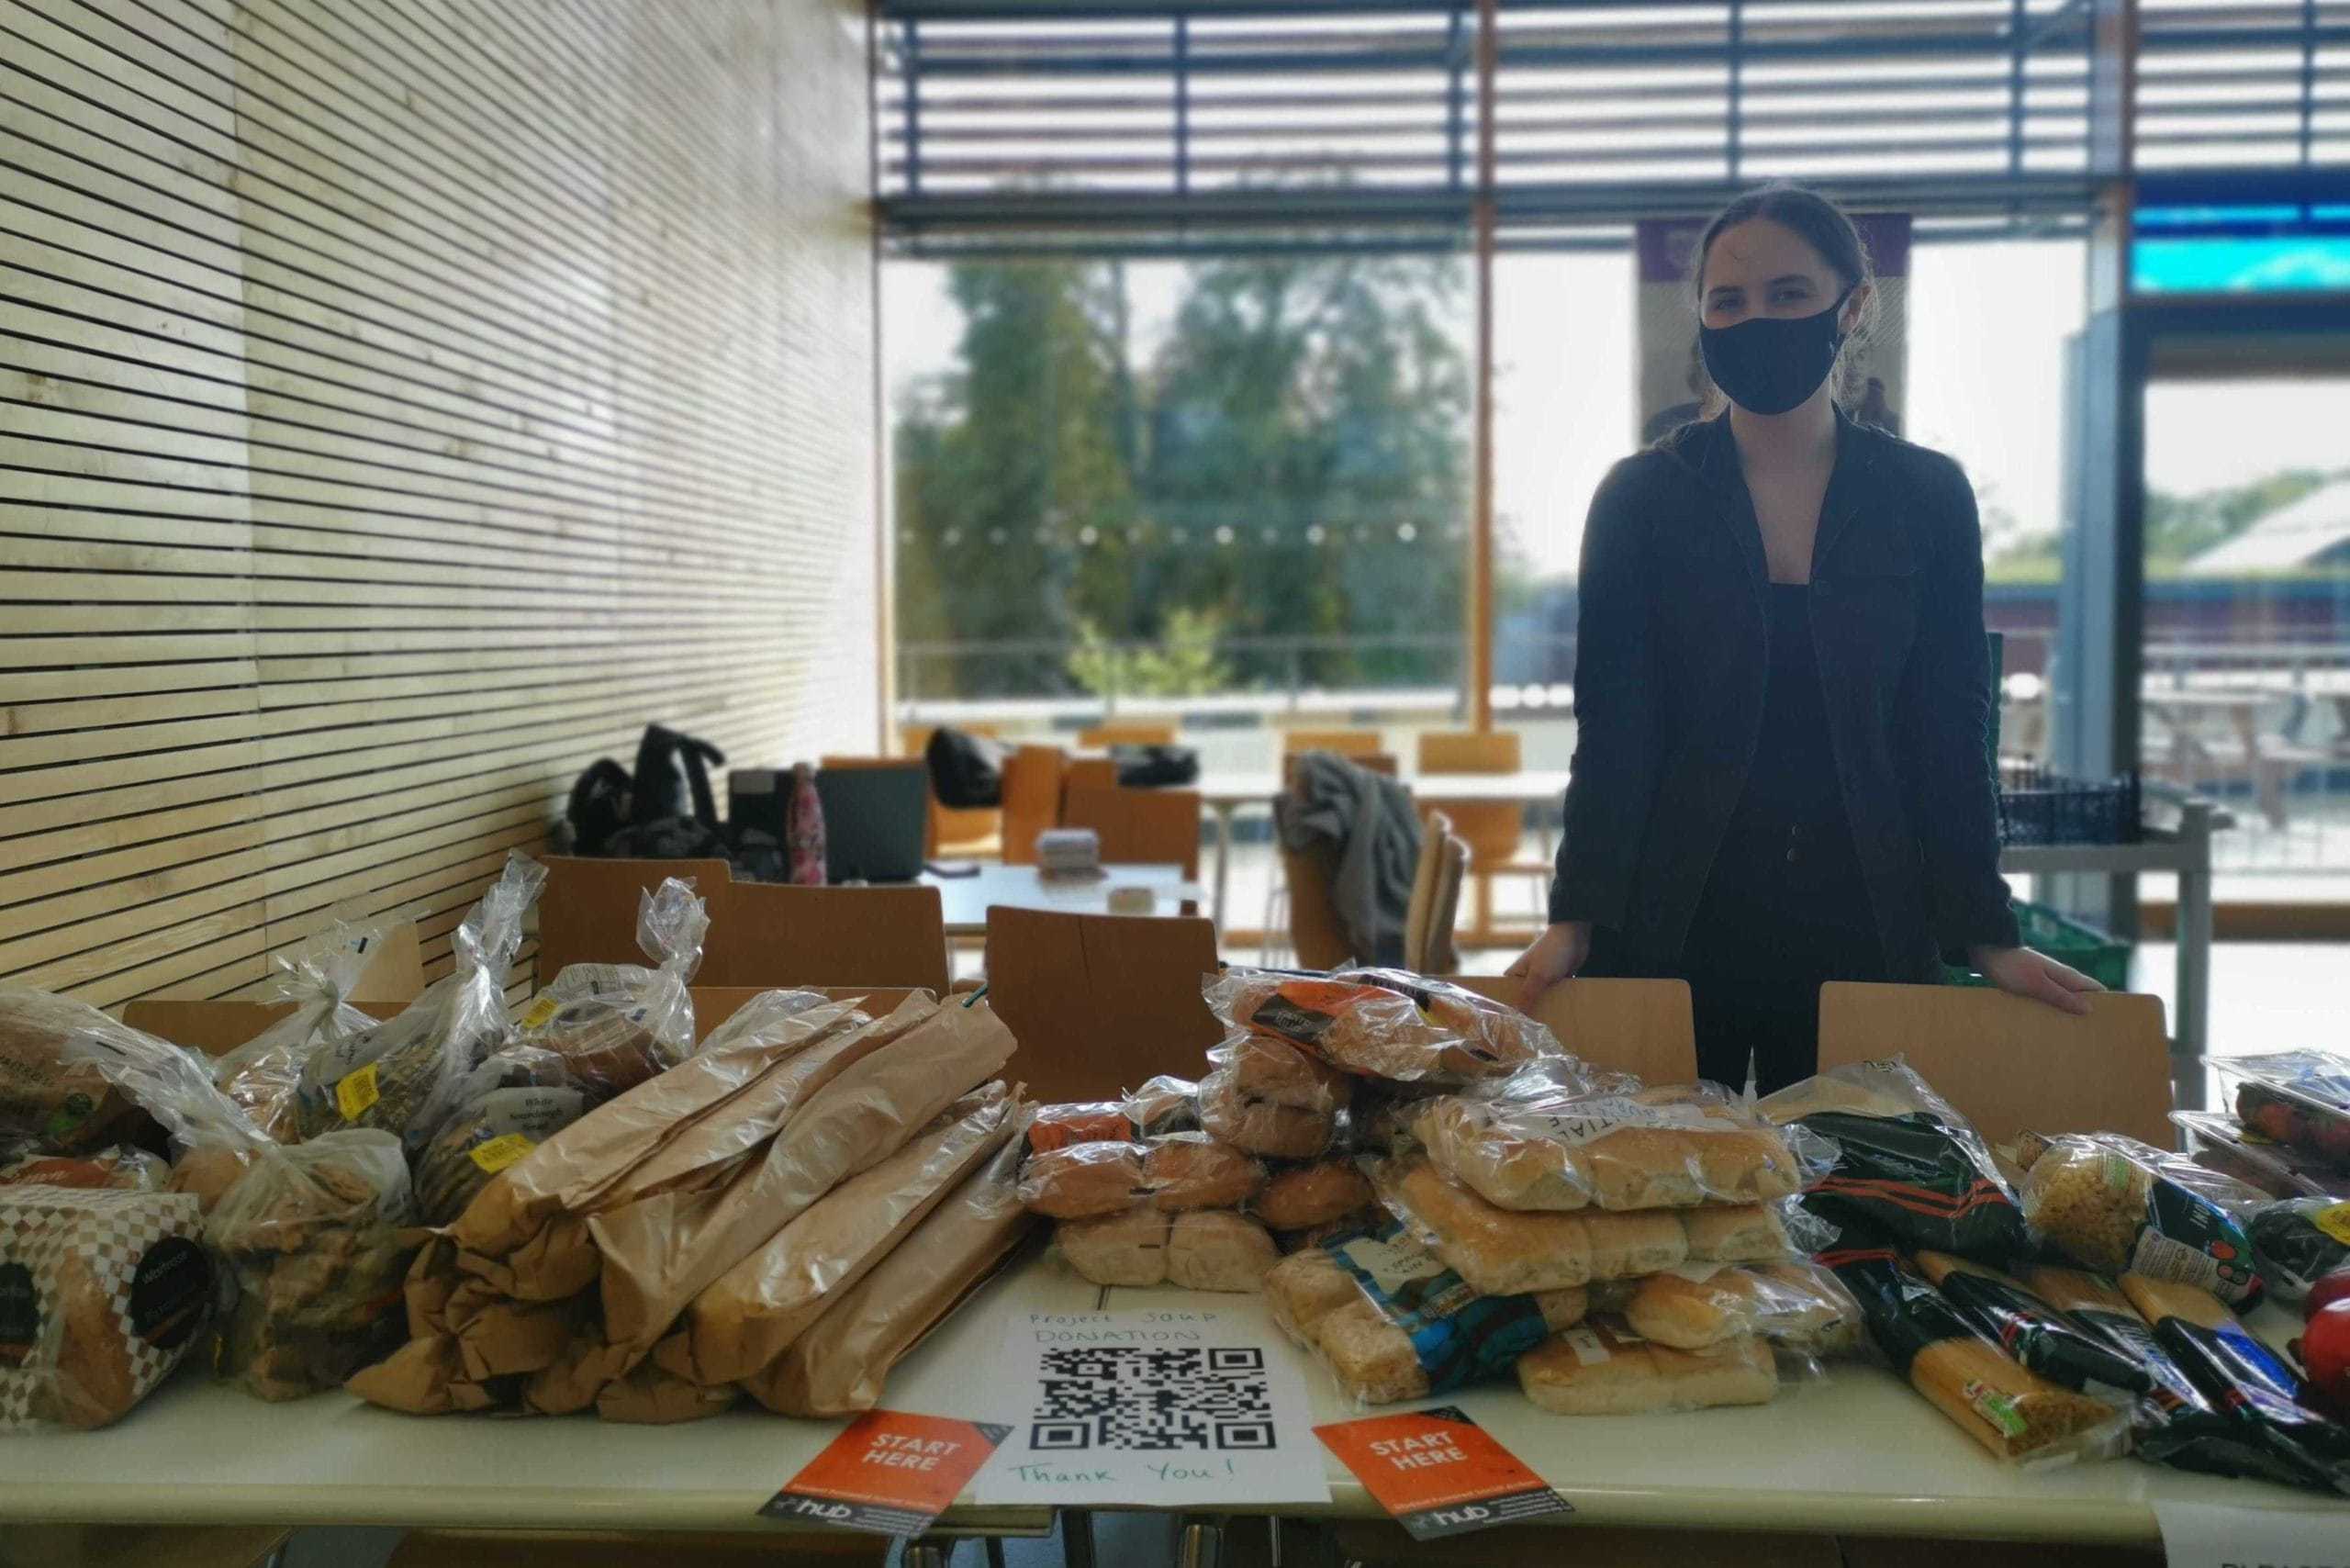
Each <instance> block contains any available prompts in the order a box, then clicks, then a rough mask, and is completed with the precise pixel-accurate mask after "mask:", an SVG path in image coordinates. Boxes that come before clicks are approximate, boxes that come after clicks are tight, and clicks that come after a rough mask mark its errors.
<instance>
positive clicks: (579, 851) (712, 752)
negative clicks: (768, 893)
mask: <svg viewBox="0 0 2350 1568" xmlns="http://www.w3.org/2000/svg"><path fill="white" fill-rule="evenodd" d="M725 760H726V754H725V753H723V752H722V751H720V750H719V749H718V748H717V747H716V746H714V745H711V744H710V743H709V742H708V741H705V740H699V739H697V738H696V737H694V736H692V735H688V734H679V733H678V732H677V731H676V730H672V729H669V728H667V727H666V726H665V725H661V724H647V725H645V726H644V738H643V740H642V741H640V742H639V743H638V744H637V748H636V772H635V774H634V776H633V777H632V776H631V775H630V773H629V771H628V769H627V768H624V767H621V765H620V764H619V763H617V762H614V761H613V760H612V759H611V758H610V757H609V756H605V757H599V758H597V759H596V761H595V762H594V763H592V764H590V765H589V767H588V769H587V770H586V771H585V772H583V773H581V774H580V775H579V778H578V779H577V781H576V782H575V783H574V784H573V785H572V786H571V800H570V802H569V803H568V805H566V806H565V810H564V820H565V822H567V823H570V825H571V852H572V853H573V854H575V855H609V856H641V855H654V857H655V858H669V857H672V856H674V855H676V854H678V853H684V854H685V855H686V857H688V858H711V857H716V856H719V855H722V853H723V852H722V850H718V849H711V848H709V847H708V846H711V845H712V844H722V843H723V842H724V840H723V839H722V838H721V836H720V834H721V827H720V823H719V820H718V802H717V799H716V797H714V796H713V795H712V794H711V788H710V767H711V764H713V763H723V762H724V761H725ZM677 824H685V825H686V826H687V827H691V828H699V830H700V832H699V834H689V833H681V832H680V829H679V826H678V825H677ZM656 828H657V829H659V830H660V832H659V833H658V834H654V836H653V837H652V838H651V839H648V838H647V836H646V834H648V832H649V831H650V830H654V829H656ZM655 842H657V843H659V844H661V845H663V846H677V845H681V844H687V843H691V844H694V845H697V846H701V847H699V848H696V849H693V850H690V851H683V852H681V851H679V850H677V849H676V848H674V847H664V848H662V849H661V850H660V851H659V852H658V853H657V854H655V852H654V851H653V850H651V849H650V848H648V845H649V844H650V843H655ZM768 842H769V843H773V840H772V839H769V840H768Z"/></svg>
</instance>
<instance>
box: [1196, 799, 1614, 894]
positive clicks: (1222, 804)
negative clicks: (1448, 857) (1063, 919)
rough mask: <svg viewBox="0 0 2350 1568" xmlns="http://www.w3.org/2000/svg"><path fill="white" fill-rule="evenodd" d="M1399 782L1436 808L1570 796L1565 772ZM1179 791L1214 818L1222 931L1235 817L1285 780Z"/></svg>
mask: <svg viewBox="0 0 2350 1568" xmlns="http://www.w3.org/2000/svg"><path fill="white" fill-rule="evenodd" d="M1398 782H1400V783H1401V784H1403V785H1404V788H1406V789H1408V790H1411V791H1412V798H1413V799H1414V800H1416V801H1427V802H1428V803H1430V804H1434V805H1455V806H1459V805H1473V806H1539V805H1542V804H1544V803H1546V802H1548V801H1557V800H1561V799H1562V798H1563V797H1564V796H1565V795H1566V792H1567V770H1566V769H1565V768H1563V767H1537V768H1527V769H1523V770H1521V771H1519V772H1516V773H1417V774H1404V775H1402V776H1400V777H1399V778H1398ZM1180 788H1182V789H1187V790H1198V791H1199V795H1200V804H1201V806H1202V807H1203V808H1204V809H1205V810H1206V811H1207V812H1208V813H1209V815H1210V816H1212V817H1214V819H1215V876H1214V889H1215V891H1214V897H1213V898H1212V899H1211V901H1210V902H1209V911H1210V913H1212V914H1213V915H1214V917H1215V924H1216V928H1217V929H1218V930H1219V931H1221V930H1223V929H1224V926H1225V918H1224V914H1225V884H1226V882H1227V881H1228V879H1229V873H1230V869H1231V862H1232V821H1233V818H1234V817H1236V816H1237V815H1238V814H1239V812H1240V808H1241V807H1243V806H1248V805H1264V806H1270V805H1271V803H1272V802H1273V801H1274V799H1275V798H1276V797H1278V796H1279V795H1280V794H1281V789H1282V785H1281V775H1280V774H1279V773H1203V774H1201V775H1200V778H1199V781H1198V782H1197V783H1195V784H1186V785H1182V786H1180Z"/></svg>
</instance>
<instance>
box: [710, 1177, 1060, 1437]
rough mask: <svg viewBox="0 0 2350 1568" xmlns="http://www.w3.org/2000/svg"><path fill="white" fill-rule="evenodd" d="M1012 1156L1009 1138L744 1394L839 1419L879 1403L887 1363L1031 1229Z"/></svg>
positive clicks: (775, 1406)
mask: <svg viewBox="0 0 2350 1568" xmlns="http://www.w3.org/2000/svg"><path fill="white" fill-rule="evenodd" d="M1020 1155H1021V1140H1020V1139H1019V1138H1018V1137H1013V1139H1012V1140H1011V1141H1009V1142H1007V1143H1006V1144H1005V1145H1004V1146H1003V1147H1002V1148H999V1149H998V1150H996V1152H995V1153H994V1155H993V1156H991V1157H990V1159H989V1160H988V1162H987V1163H986V1164H984V1165H982V1166H980V1167H979V1170H975V1171H973V1172H972V1173H971V1175H970V1176H969V1177H968V1178H967V1179H966V1180H965V1181H964V1182H963V1184H962V1185H961V1186H959V1187H957V1188H956V1189H955V1191H954V1192H952V1193H948V1194H947V1196H946V1201H945V1202H944V1203H942V1204H939V1205H938V1206H937V1207H936V1208H934V1209H933V1210H932V1211H931V1213H930V1216H929V1217H928V1218H927V1219H925V1220H923V1222H922V1224H920V1225H919V1226H915V1227H914V1230H913V1232H912V1235H910V1236H908V1237H907V1238H905V1239H904V1240H903V1241H902V1242H901V1243H899V1245H898V1246H897V1247H895V1248H894V1249H891V1250H890V1255H889V1256H888V1257H886V1258H884V1259H882V1260H881V1261H880V1262H879V1263H878V1264H876V1265H875V1266H874V1268H873V1271H871V1272H870V1273H868V1274H867V1275H866V1276H865V1278H863V1279H862V1280H859V1281H858V1282H856V1284H854V1285H851V1286H850V1287H849V1288H848V1289H846V1290H845V1291H843V1292H841V1293H839V1294H838V1295H837V1296H836V1297H834V1299H833V1301H832V1304H831V1305H829V1306H827V1307H826V1308H825V1309H824V1313H823V1316H821V1317H819V1318H817V1319H816V1321H815V1323H814V1324H812V1325H811V1327H809V1328H808V1329H807V1331H806V1332H804V1333H802V1334H801V1335H800V1337H799V1338H797V1339H794V1340H793V1341H792V1342H791V1343H790V1344H789V1346H787V1347H786V1348H785V1350H784V1352H783V1354H782V1355H780V1356H778V1357H777V1358H776V1359H775V1361H772V1362H770V1363H769V1364H768V1365H767V1367H766V1368H765V1369H763V1370H762V1371H761V1372H759V1373H758V1374H757V1375H756V1376H755V1377H753V1378H752V1379H751V1380H750V1381H749V1382H748V1383H745V1384H744V1386H745V1387H746V1388H748V1389H749V1391H750V1393H751V1396H752V1397H753V1398H755V1399H756V1400H757V1401H758V1402H759V1403H760V1404H761V1405H764V1406H767V1408H768V1409H770V1410H773V1411H776V1412H777V1413H778V1414H780V1415H785V1416H847V1415H853V1414H855V1413H856V1412H858V1411H860V1410H870V1409H872V1408H873V1406H876V1405H878V1403H880V1399H881V1394H882V1389H883V1387H884V1385H885V1383H886V1382H887V1380H888V1378H889V1374H890V1368H892V1367H894V1366H895V1365H897V1363H898V1362H899V1361H900V1360H901V1359H902V1358H903V1357H904V1356H905V1354H906V1353H907V1352H908V1351H909V1350H912V1349H913V1347H914V1346H915V1345H916V1344H918V1343H920V1342H921V1340H922V1338H923V1336H924V1335H925V1334H927V1333H929V1332H930V1331H931V1329H932V1328H933V1327H936V1326H937V1325H938V1324H939V1323H940V1322H942V1321H944V1320H945V1319H946V1316H948V1315H950V1314H951V1313H953V1312H954V1310H955V1309H956V1307H957V1305H960V1304H961V1303H962V1302H963V1301H964V1300H965V1299H966V1298H967V1297H968V1296H969V1295H970V1294H971V1293H972V1292H974V1291H976V1290H978V1289H979V1286H980V1285H981V1284H983V1283H984V1282H986V1281H987V1280H988V1279H990V1277H991V1276H992V1275H993V1274H994V1273H995V1271H996V1270H997V1269H998V1268H1000V1267H1001V1266H1002V1263H1003V1260H1005V1259H1006V1258H1008V1257H1010V1256H1011V1255H1012V1253H1013V1249H1016V1248H1017V1247H1018V1246H1019V1245H1020V1243H1021V1242H1022V1241H1023V1240H1024V1238H1027V1237H1028V1236H1029V1235H1030V1234H1032V1233H1033V1232H1034V1230H1035V1225H1036V1222H1035V1218H1034V1217H1033V1216H1032V1215H1030V1214H1029V1213H1028V1212H1027V1210H1025V1209H1024V1208H1023V1207H1022V1206H1021V1204H1020V1200H1019V1197H1018V1195H1017V1194H1016V1193H1015V1192H1014V1190H1013V1189H1014V1181H1015V1178H1016V1177H1017V1175H1018V1172H1019V1170H1020Z"/></svg>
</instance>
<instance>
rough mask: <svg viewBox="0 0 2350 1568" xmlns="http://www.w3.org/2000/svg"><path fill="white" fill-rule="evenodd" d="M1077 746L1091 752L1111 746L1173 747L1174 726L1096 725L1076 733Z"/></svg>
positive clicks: (1122, 723) (1136, 724)
mask: <svg viewBox="0 0 2350 1568" xmlns="http://www.w3.org/2000/svg"><path fill="white" fill-rule="evenodd" d="M1077 744H1078V745H1081V746H1085V747H1087V748H1089V749H1091V750H1093V751H1100V750H1102V748H1103V747H1105V746H1113V745H1174V744H1175V726H1174V725H1172V724H1144V723H1127V722H1123V721H1121V722H1114V723H1103V724H1096V725H1094V726H1093V727H1092V728H1091V729H1090V730H1080V731H1079V732H1078V733H1077Z"/></svg>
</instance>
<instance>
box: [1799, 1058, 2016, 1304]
mask: <svg viewBox="0 0 2350 1568" xmlns="http://www.w3.org/2000/svg"><path fill="white" fill-rule="evenodd" d="M1754 1108H1755V1109H1756V1110H1757V1111H1758V1112H1760V1113H1761V1114H1762V1115H1763V1116H1765V1117H1767V1118H1768V1119H1769V1120H1770V1121H1772V1122H1773V1123H1774V1124H1775V1125H1777V1126H1779V1127H1780V1128H1781V1129H1782V1130H1789V1131H1791V1130H1792V1129H1794V1128H1796V1127H1802V1128H1805V1129H1807V1130H1808V1131H1809V1132H1811V1133H1813V1134H1816V1135H1818V1137H1821V1138H1823V1139H1825V1140H1826V1141H1827V1144H1828V1145H1829V1146H1831V1147H1832V1148H1833V1149H1834V1160H1833V1163H1832V1164H1831V1165H1830V1167H1829V1169H1828V1170H1827V1172H1826V1173H1825V1174H1824V1175H1822V1176H1820V1177H1818V1180H1816V1181H1814V1182H1810V1183H1808V1185H1807V1190H1806V1191H1805V1193H1804V1194H1803V1197H1802V1200H1801V1201H1802V1203H1803V1204H1804V1206H1805V1207H1806V1208H1807V1209H1809V1210H1810V1211H1811V1212H1812V1213H1814V1214H1816V1215H1818V1216H1819V1218H1820V1219H1821V1220H1822V1221H1823V1222H1825V1223H1827V1224H1830V1225H1832V1226H1859V1227H1861V1228H1862V1229H1863V1230H1865V1231H1869V1232H1872V1233H1874V1234H1876V1235H1880V1236H1883V1237H1885V1238H1887V1239H1889V1240H1892V1241H1894V1242H1897V1243H1898V1244H1899V1245H1900V1246H1901V1247H1902V1248H1903V1249H1909V1250H1914V1249H1919V1248H1926V1249H1930V1250H1933V1251H1936V1252H1951V1253H1955V1254H1956V1255H1958V1256H1959V1257H1962V1258H1971V1259H1974V1260H1975V1261H1976V1262H1980V1263H1989V1264H1991V1265H1993V1266H1994V1267H1998V1268H2004V1267H2006V1266H2007V1265H2008V1264H2009V1262H2011V1261H2012V1260H2015V1259H2017V1258H2019V1257H2020V1256H2022V1255H2023V1254H2024V1253H2025V1252H2026V1251H2027V1250H2028V1249H2029V1245H2030V1238H2029V1237H2028V1236H2027V1235H2026V1232H2025V1227H2024V1219H2023V1212H2022V1210H2021V1209H2020V1207H2019V1206H2018V1204H2016V1201H2015V1197H2014V1195H2013V1194H2012V1193H2010V1192H2009V1190H2008V1185H2007V1182H2006V1181H2005V1179H2004V1178H2003V1177H2002V1176H2001V1175H2000V1172H1999V1168H1998V1166H1997V1164H1995V1163H1994V1162H1993V1160H1992V1159H1991V1150H1990V1147H1989V1146H1988V1145H1986V1143H1985V1142H1984V1141H1983V1138H1982V1135H1981V1134H1979V1133H1977V1132H1976V1131H1975V1126H1974V1124H1972V1123H1971V1122H1969V1121H1967V1119H1966V1118H1965V1117H1964V1116H1963V1115H1961V1114H1959V1113H1958V1112H1957V1110H1955V1109H1954V1108H1953V1106H1952V1105H1951V1104H1950V1103H1949V1102H1948V1101H1946V1100H1944V1099H1943V1098H1942V1096H1941V1095H1939V1094H1937V1093H1935V1092H1934V1091H1933V1090H1932V1088H1930V1086H1929V1085H1928V1084H1927V1082H1926V1081H1925V1080H1924V1079H1923V1078H1920V1077H1919V1075H1918V1074H1917V1072H1916V1071H1914V1070H1912V1069H1911V1068H1910V1067H1909V1065H1908V1063H1907V1062H1905V1061H1903V1060H1902V1059H1901V1058H1899V1057H1890V1058H1884V1059H1881V1060H1877V1061H1865V1062H1849V1063H1846V1064H1845V1065H1843V1066H1841V1067H1835V1068H1830V1069H1829V1070H1827V1071H1825V1072H1822V1073H1820V1074H1818V1076H1816V1077H1812V1078H1807V1079H1805V1080H1804V1081H1802V1082H1800V1083H1794V1084H1790V1085H1788V1086H1787V1087H1786V1088H1785V1089H1782V1090H1780V1091H1779V1092H1776V1093H1774V1094H1769V1095H1765V1096H1764V1097H1763V1098H1762V1099H1761V1100H1758V1101H1756V1102H1755V1105H1754Z"/></svg>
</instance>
